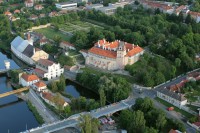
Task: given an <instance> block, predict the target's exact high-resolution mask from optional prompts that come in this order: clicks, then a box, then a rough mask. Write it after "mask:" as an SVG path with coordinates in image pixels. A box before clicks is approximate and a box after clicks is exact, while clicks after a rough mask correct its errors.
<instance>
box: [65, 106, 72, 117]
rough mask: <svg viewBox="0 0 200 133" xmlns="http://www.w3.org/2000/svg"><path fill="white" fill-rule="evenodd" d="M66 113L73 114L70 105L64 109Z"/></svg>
mask: <svg viewBox="0 0 200 133" xmlns="http://www.w3.org/2000/svg"><path fill="white" fill-rule="evenodd" d="M64 113H65V114H67V115H69V114H70V113H71V107H70V106H69V105H67V106H66V107H64Z"/></svg>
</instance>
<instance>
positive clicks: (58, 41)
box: [53, 35, 62, 46]
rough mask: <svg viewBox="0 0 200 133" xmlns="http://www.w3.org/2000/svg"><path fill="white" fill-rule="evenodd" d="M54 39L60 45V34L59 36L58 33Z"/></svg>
mask: <svg viewBox="0 0 200 133" xmlns="http://www.w3.org/2000/svg"><path fill="white" fill-rule="evenodd" d="M53 40H54V41H55V43H56V45H57V46H58V45H59V44H60V42H61V40H62V38H61V37H60V36H58V35H55V37H54V38H53Z"/></svg>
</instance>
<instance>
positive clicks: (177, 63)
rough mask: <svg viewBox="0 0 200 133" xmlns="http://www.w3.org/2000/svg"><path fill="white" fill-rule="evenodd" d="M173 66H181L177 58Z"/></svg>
mask: <svg viewBox="0 0 200 133" xmlns="http://www.w3.org/2000/svg"><path fill="white" fill-rule="evenodd" d="M175 66H176V67H180V66H181V60H180V59H179V58H176V59H175Z"/></svg>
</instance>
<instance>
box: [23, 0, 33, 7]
mask: <svg viewBox="0 0 200 133" xmlns="http://www.w3.org/2000/svg"><path fill="white" fill-rule="evenodd" d="M24 4H25V6H26V7H33V5H34V3H33V0H26V1H25V2H24Z"/></svg>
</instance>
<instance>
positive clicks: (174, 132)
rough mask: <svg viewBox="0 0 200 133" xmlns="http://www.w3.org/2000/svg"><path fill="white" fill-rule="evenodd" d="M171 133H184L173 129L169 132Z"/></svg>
mask: <svg viewBox="0 0 200 133" xmlns="http://www.w3.org/2000/svg"><path fill="white" fill-rule="evenodd" d="M169 133H182V132H180V131H179V130H174V129H171V130H170V131H169Z"/></svg>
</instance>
